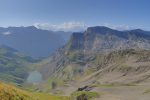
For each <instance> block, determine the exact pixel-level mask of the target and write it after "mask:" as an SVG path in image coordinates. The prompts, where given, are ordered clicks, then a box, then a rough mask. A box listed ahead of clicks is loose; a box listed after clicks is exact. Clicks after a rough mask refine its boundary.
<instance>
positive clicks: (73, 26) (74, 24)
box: [34, 22, 86, 31]
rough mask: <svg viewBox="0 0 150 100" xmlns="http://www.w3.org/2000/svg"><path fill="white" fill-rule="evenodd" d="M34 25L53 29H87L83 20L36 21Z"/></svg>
mask: <svg viewBox="0 0 150 100" xmlns="http://www.w3.org/2000/svg"><path fill="white" fill-rule="evenodd" d="M34 26H35V27H36V28H39V29H44V30H52V31H83V30H85V29H86V25H85V24H84V23H81V22H65V23H62V24H49V23H35V24H34Z"/></svg>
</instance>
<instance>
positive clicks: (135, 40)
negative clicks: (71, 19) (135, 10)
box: [0, 26, 150, 100]
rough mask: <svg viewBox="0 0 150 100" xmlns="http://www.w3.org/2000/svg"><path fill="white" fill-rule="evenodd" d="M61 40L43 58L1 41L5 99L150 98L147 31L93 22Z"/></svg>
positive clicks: (1, 86) (1, 87) (0, 72)
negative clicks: (117, 27)
mask: <svg viewBox="0 0 150 100" xmlns="http://www.w3.org/2000/svg"><path fill="white" fill-rule="evenodd" d="M28 28H29V30H28V31H30V30H36V31H40V32H43V33H44V32H46V33H47V32H48V31H44V30H39V29H36V28H34V27H28ZM28 28H27V29H28ZM23 29H26V28H23ZM27 29H26V30H27ZM20 31H21V30H20ZM20 31H17V32H18V34H19V32H20ZM31 33H32V32H31ZM60 34H61V33H60ZM66 34H67V33H66ZM68 34H70V33H68ZM57 35H58V34H57ZM68 37H69V36H68ZM68 37H67V38H68ZM57 40H60V37H59V39H57ZM58 42H59V43H58ZM57 43H58V45H57V46H55V52H54V53H51V55H50V56H49V57H47V58H43V59H35V58H33V57H29V56H26V55H24V54H22V53H20V52H19V51H17V50H15V49H12V48H10V47H8V46H4V45H2V46H1V47H0V80H1V81H2V83H0V98H4V97H5V96H4V95H7V96H6V99H5V98H4V99H2V100H149V98H150V32H149V31H144V30H141V29H135V30H126V31H118V30H114V29H111V28H108V27H104V26H94V27H88V28H87V29H86V30H85V31H84V32H74V33H72V35H71V36H70V39H69V40H68V41H67V42H63V43H62V42H61V41H57ZM61 43H62V44H61ZM56 49H57V50H56ZM40 50H41V49H40ZM38 52H39V51H38ZM41 52H43V51H41ZM41 54H42V53H41ZM47 56H48V55H47ZM33 72H34V73H36V75H33V74H32V73H33ZM37 74H40V75H37ZM32 76H33V78H31V77H32ZM36 76H38V77H40V76H41V79H40V80H38V79H37V80H38V81H30V82H28V79H29V77H30V79H36ZM6 84H9V85H6ZM12 85H13V86H12ZM5 90H6V91H5ZM11 91H15V92H11ZM1 94H2V95H1ZM3 96H4V97H3ZM8 98H10V99H8Z"/></svg>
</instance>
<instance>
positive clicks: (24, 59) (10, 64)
mask: <svg viewBox="0 0 150 100" xmlns="http://www.w3.org/2000/svg"><path fill="white" fill-rule="evenodd" d="M31 62H35V60H33V59H32V58H31V57H28V56H25V55H23V54H21V53H19V52H18V51H17V50H15V49H12V48H10V47H7V46H4V45H2V46H0V80H1V81H5V82H13V83H15V84H17V85H19V84H22V83H23V82H24V81H25V79H26V77H27V76H28V71H29V70H30V69H31V68H30V63H31Z"/></svg>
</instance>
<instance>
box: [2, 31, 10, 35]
mask: <svg viewBox="0 0 150 100" xmlns="http://www.w3.org/2000/svg"><path fill="white" fill-rule="evenodd" d="M2 34H3V35H10V34H12V33H11V32H9V31H8V32H3V33H2Z"/></svg>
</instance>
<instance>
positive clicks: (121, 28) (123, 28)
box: [104, 23, 135, 31]
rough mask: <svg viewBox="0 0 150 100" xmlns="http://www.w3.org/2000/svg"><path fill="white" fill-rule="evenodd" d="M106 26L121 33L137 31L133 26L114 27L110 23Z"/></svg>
mask: <svg viewBox="0 0 150 100" xmlns="http://www.w3.org/2000/svg"><path fill="white" fill-rule="evenodd" d="M104 26H106V27H109V28H112V29H116V30H120V31H124V30H132V29H135V27H133V26H128V25H113V24H108V23H105V24H104Z"/></svg>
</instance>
